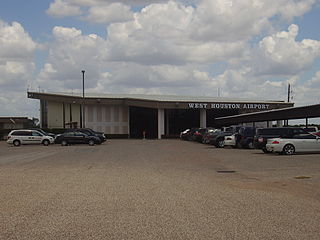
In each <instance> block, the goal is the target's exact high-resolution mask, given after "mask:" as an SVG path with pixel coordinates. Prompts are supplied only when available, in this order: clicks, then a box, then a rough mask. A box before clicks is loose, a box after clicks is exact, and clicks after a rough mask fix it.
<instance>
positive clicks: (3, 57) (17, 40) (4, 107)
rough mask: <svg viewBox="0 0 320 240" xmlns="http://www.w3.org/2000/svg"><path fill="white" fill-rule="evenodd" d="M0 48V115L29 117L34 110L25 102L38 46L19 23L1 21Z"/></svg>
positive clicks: (31, 105) (33, 107) (32, 106)
mask: <svg viewBox="0 0 320 240" xmlns="http://www.w3.org/2000/svg"><path fill="white" fill-rule="evenodd" d="M0 46H1V48H0V76H1V77H0V105H1V111H0V115H1V116H11V115H15V116H30V113H31V112H34V111H33V110H31V109H37V107H36V106H34V105H33V104H32V103H29V102H28V103H26V89H27V83H28V82H31V81H32V78H33V72H34V69H35V63H34V61H33V58H34V52H35V50H36V49H37V47H38V44H37V43H36V42H34V41H33V40H32V38H31V37H30V36H29V34H28V33H27V32H26V31H25V30H24V28H23V27H22V26H21V24H20V23H18V22H13V23H11V24H8V23H6V22H3V21H1V20H0ZM30 110H31V111H30Z"/></svg>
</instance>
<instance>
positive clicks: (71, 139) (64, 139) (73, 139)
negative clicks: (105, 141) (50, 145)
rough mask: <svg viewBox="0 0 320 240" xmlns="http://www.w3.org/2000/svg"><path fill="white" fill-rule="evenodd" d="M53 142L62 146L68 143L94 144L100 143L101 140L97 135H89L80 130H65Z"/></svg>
mask: <svg viewBox="0 0 320 240" xmlns="http://www.w3.org/2000/svg"><path fill="white" fill-rule="evenodd" d="M55 143H61V145H62V146H67V145H69V144H81V143H82V144H89V145H90V146H93V145H94V144H101V140H100V138H99V137H97V136H93V135H92V136H89V135H87V134H85V133H82V132H76V131H75V132H71V131H68V132H65V133H63V134H61V135H58V136H57V137H56V139H55Z"/></svg>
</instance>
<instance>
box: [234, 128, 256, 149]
mask: <svg viewBox="0 0 320 240" xmlns="http://www.w3.org/2000/svg"><path fill="white" fill-rule="evenodd" d="M255 134H256V128H254V127H241V128H240V129H239V131H238V133H237V134H236V146H237V148H253V138H254V136H255Z"/></svg>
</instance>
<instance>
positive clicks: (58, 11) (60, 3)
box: [47, 0, 82, 17]
mask: <svg viewBox="0 0 320 240" xmlns="http://www.w3.org/2000/svg"><path fill="white" fill-rule="evenodd" d="M81 13H82V12H81V8H80V7H79V6H77V5H76V4H72V3H70V2H69V1H67V0H55V2H53V3H50V6H49V9H48V10H47V14H48V15H50V16H53V17H68V16H78V15H81Z"/></svg>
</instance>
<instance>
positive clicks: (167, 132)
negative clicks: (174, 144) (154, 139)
mask: <svg viewBox="0 0 320 240" xmlns="http://www.w3.org/2000/svg"><path fill="white" fill-rule="evenodd" d="M169 111H170V110H166V111H165V112H167V114H165V116H166V132H165V134H166V135H169V134H170V133H169V129H170V128H169V119H170V118H169Z"/></svg>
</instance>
